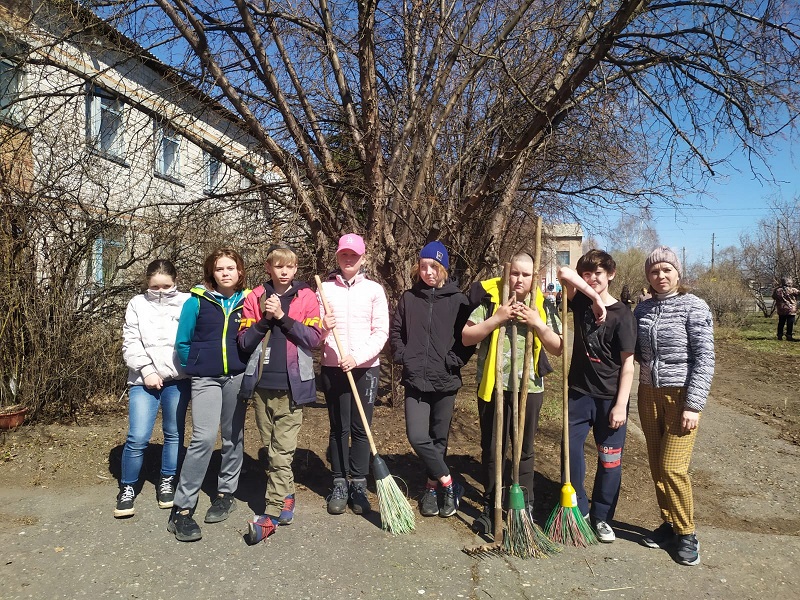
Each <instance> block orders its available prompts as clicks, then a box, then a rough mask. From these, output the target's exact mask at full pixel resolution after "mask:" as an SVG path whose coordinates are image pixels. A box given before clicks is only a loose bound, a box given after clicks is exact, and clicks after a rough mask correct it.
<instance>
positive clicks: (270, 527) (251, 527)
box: [244, 515, 278, 546]
mask: <svg viewBox="0 0 800 600" xmlns="http://www.w3.org/2000/svg"><path fill="white" fill-rule="evenodd" d="M277 528H278V524H277V522H276V521H275V519H274V518H273V517H270V516H269V515H261V516H258V517H257V516H256V515H253V520H252V521H248V522H247V533H246V534H245V536H244V537H245V540H246V541H247V543H248V544H249V545H251V546H255V545H256V544H257V543H258V542H263V541H264V540H265V539H267V538H268V537H269V536H271V535H272V534H273V533H275V530H276V529H277Z"/></svg>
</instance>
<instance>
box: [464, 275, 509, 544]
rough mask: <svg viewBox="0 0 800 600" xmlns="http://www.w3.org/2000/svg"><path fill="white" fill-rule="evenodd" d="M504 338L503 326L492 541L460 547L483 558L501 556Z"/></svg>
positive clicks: (497, 362) (497, 377)
mask: <svg viewBox="0 0 800 600" xmlns="http://www.w3.org/2000/svg"><path fill="white" fill-rule="evenodd" d="M510 274H511V263H506V264H505V267H504V268H503V278H502V279H501V282H500V290H501V292H500V300H501V301H502V302H505V298H508V279H509V277H510ZM505 335H506V327H505V324H504V325H501V326H500V327H499V328H498V337H497V339H498V343H497V356H496V360H495V378H494V381H495V385H494V402H495V407H494V541H493V542H492V543H490V544H483V545H481V546H476V547H475V548H464V553H465V554H469V555H470V556H476V557H478V558H483V557H485V556H491V555H494V554H502V552H503V545H504V544H503V538H504V536H505V531H504V529H503V359H504V356H503V340H504V339H505Z"/></svg>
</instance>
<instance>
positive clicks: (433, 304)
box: [389, 281, 474, 392]
mask: <svg viewBox="0 0 800 600" xmlns="http://www.w3.org/2000/svg"><path fill="white" fill-rule="evenodd" d="M469 313H470V306H469V303H468V301H467V297H466V296H465V295H464V294H462V293H461V291H460V290H459V289H458V287H456V285H455V284H454V283H452V282H449V281H448V282H447V283H445V284H444V286H442V287H441V288H432V287H430V286H428V285H427V284H425V283H423V282H421V281H418V282H417V283H415V284H414V286H413V287H412V288H411V289H410V290H406V291H405V292H403V295H402V296H401V297H400V301H399V302H398V303H397V310H396V311H395V313H394V317H393V318H392V326H391V329H390V331H389V339H390V341H391V345H392V356H393V357H394V361H395V362H397V363H401V364H402V365H403V385H405V386H409V387H412V388H414V389H416V390H419V391H421V392H455V391H457V390H458V389H459V388H460V387H461V367H463V366H464V364H465V363H466V362H467V360H469V357H470V355H471V353H472V351H473V350H474V348H465V347H464V346H463V344H462V343H461V330H462V329H463V328H464V325H465V324H466V322H467V318H468V317H469Z"/></svg>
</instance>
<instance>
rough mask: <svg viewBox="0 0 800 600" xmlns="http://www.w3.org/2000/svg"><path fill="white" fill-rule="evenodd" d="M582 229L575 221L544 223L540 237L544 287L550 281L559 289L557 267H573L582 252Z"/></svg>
mask: <svg viewBox="0 0 800 600" xmlns="http://www.w3.org/2000/svg"><path fill="white" fill-rule="evenodd" d="M581 244H583V229H582V228H581V226H580V225H579V224H577V223H555V224H551V225H546V226H545V228H544V232H543V239H542V284H543V286H544V288H545V289H546V288H547V286H548V285H549V284H550V283H552V284H554V286H555V288H556V289H560V285H559V283H558V268H559V267H560V266H562V265H567V266H570V267H572V268H575V264H576V263H577V262H578V258H580V256H581V254H582V253H583V252H582V249H581Z"/></svg>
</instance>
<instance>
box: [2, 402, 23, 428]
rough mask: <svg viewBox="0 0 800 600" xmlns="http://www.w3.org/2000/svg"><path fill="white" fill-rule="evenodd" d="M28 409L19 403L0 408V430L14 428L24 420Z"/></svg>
mask: <svg viewBox="0 0 800 600" xmlns="http://www.w3.org/2000/svg"><path fill="white" fill-rule="evenodd" d="M26 414H28V409H27V408H26V407H24V406H22V405H20V404H17V405H15V406H9V407H8V408H3V409H0V430H2V431H8V430H9V429H16V428H17V427H19V426H20V425H22V422H23V421H24V420H25V415H26Z"/></svg>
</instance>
